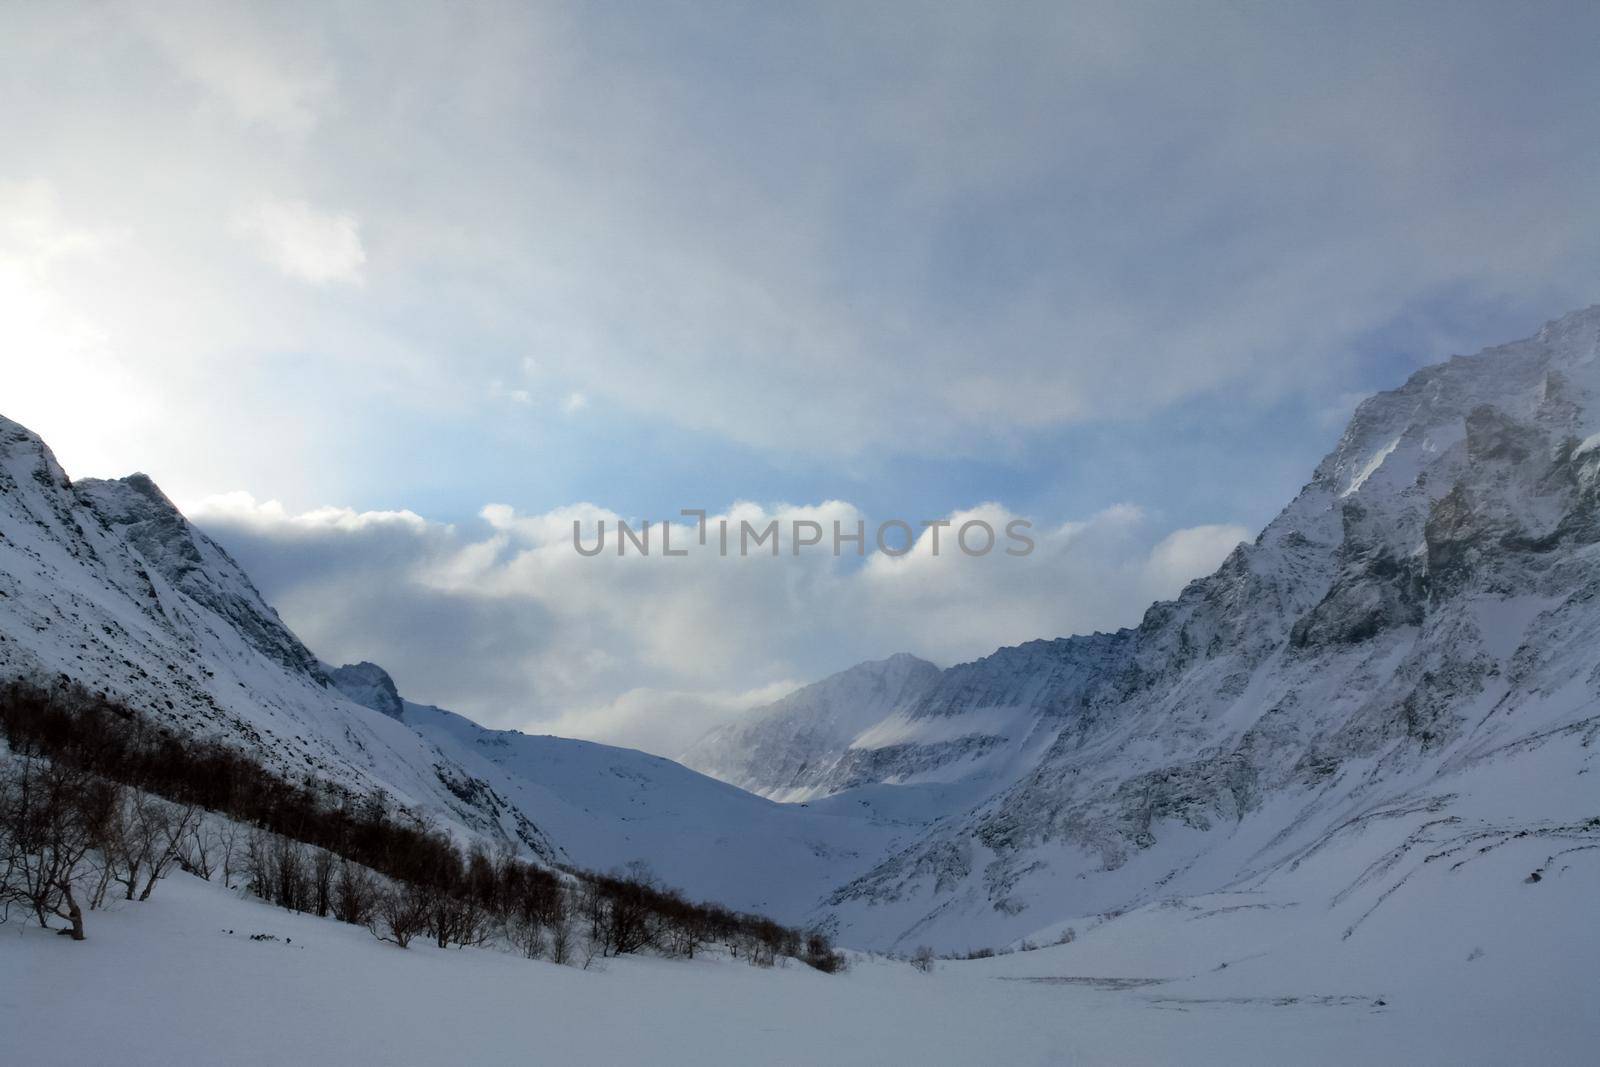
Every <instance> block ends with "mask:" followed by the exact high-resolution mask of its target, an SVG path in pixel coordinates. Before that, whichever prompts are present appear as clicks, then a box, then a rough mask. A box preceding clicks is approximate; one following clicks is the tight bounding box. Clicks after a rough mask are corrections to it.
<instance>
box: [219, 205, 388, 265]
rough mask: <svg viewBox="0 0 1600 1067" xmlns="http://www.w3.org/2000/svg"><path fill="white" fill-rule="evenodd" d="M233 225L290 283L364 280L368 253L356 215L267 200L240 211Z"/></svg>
mask: <svg viewBox="0 0 1600 1067" xmlns="http://www.w3.org/2000/svg"><path fill="white" fill-rule="evenodd" d="M234 225H235V227H236V228H237V229H238V231H239V232H240V233H241V234H243V235H245V236H246V237H248V238H249V239H250V240H251V241H252V242H253V243H254V245H255V247H256V249H257V251H258V252H259V253H260V255H261V256H262V258H264V259H265V260H266V261H267V262H268V263H271V264H272V265H273V266H275V267H277V268H278V269H279V270H281V271H283V272H284V273H285V274H287V275H289V276H290V277H291V278H299V279H300V280H302V281H307V282H312V283H313V284H318V285H320V284H324V283H327V282H360V281H361V269H362V267H363V266H365V265H366V262H367V253H366V250H365V249H364V248H362V246H361V233H360V228H359V225H358V224H357V222H356V218H355V216H354V215H348V214H344V213H341V212H328V211H321V210H318V209H317V208H314V207H312V206H311V205H310V204H307V203H306V202H305V201H303V200H268V201H262V202H261V203H258V204H255V205H253V206H252V207H250V208H247V209H245V210H243V211H241V212H239V213H238V215H237V216H236V217H235V219H234Z"/></svg>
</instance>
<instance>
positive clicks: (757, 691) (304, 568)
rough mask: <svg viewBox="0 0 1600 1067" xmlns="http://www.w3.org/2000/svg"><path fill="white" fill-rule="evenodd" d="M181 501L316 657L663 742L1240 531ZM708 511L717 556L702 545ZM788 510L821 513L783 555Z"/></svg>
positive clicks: (1115, 588)
mask: <svg viewBox="0 0 1600 1067" xmlns="http://www.w3.org/2000/svg"><path fill="white" fill-rule="evenodd" d="M191 514H192V517H193V518H194V519H195V520H196V521H197V522H198V523H199V524H200V525H202V526H203V527H205V528H206V529H208V530H210V531H211V532H212V533H213V534H214V535H215V536H218V537H219V538H220V539H221V540H222V542H223V543H224V544H225V545H226V546H228V547H229V549H230V551H233V552H234V553H235V555H237V556H238V557H239V558H240V559H241V561H242V562H243V563H244V564H245V566H246V568H247V569H248V570H249V571H250V572H251V573H252V574H253V575H255V576H256V577H257V580H258V583H259V584H260V585H261V587H262V589H263V590H264V592H266V594H267V595H268V597H269V598H270V599H272V600H273V601H274V602H275V604H276V605H277V607H278V608H279V610H280V611H281V612H282V614H283V616H284V618H285V620H286V621H287V622H288V623H289V624H290V625H291V626H292V627H294V628H295V629H296V630H297V632H299V633H300V634H301V635H302V636H303V637H305V638H306V639H307V641H308V642H309V643H310V644H311V646H312V648H313V649H314V650H316V651H317V652H318V653H319V654H320V655H322V656H324V657H325V658H329V659H334V660H339V661H349V660H356V659H370V660H373V661H375V662H378V663H381V664H384V665H385V666H387V667H389V668H390V670H391V671H392V672H393V673H394V675H395V677H396V679H397V681H398V682H399V684H400V685H401V687H402V688H403V689H404V690H405V691H407V693H408V694H409V695H411V696H412V698H413V699H421V700H425V701H429V702H435V703H439V704H442V705H443V706H446V707H451V708H454V709H455V710H459V711H462V712H463V713H466V714H469V715H471V716H473V717H475V718H478V719H480V720H481V721H484V722H486V723H489V724H491V725H497V726H516V727H519V728H524V729H533V730H545V731H557V732H563V733H570V734H575V735H578V736H584V737H591V738H595V739H598V740H607V741H614V742H622V743H627V744H632V745H639V746H644V747H648V748H651V749H653V750H655V751H660V752H664V753H667V754H672V753H675V752H677V751H678V750H679V749H680V748H681V747H682V746H684V745H686V744H688V743H689V742H690V741H692V740H693V739H694V738H695V737H696V736H698V735H699V734H700V733H701V732H703V731H704V730H705V729H707V728H709V727H710V726H711V725H713V724H715V723H718V722H721V721H725V720H726V719H727V718H728V717H729V716H730V715H732V714H734V713H736V712H737V711H738V710H740V709H742V708H744V707H748V706H750V705H751V704H755V703H760V702H764V701H766V700H770V699H772V698H774V697H775V696H776V695H781V693H782V692H784V691H787V689H788V688H789V687H791V686H792V685H793V684H794V683H795V680H799V681H814V680H816V679H818V678H820V677H822V676H824V675H826V674H829V673H832V672H833V671H836V670H842V669H844V668H845V667H848V666H850V665H852V664H853V663H855V662H858V661H860V660H863V659H869V658H875V657H879V656H885V655H889V654H891V653H893V652H897V651H910V652H913V653H917V654H919V655H923V656H925V657H928V658H931V659H934V660H935V661H936V662H943V663H950V662H955V661H958V660H963V659H969V658H973V657H977V656H980V655H984V654H986V653H988V652H990V651H993V649H994V648H995V647H997V646H998V645H1001V644H1008V643H1014V642H1018V641H1024V640H1029V639H1032V638H1036V637H1053V636H1059V635H1062V634H1068V633H1076V632H1085V631H1090V630H1094V629H1103V628H1113V627H1116V626H1120V625H1129V624H1132V623H1135V622H1137V621H1138V618H1139V616H1140V615H1141V614H1142V612H1143V609H1144V608H1145V607H1146V606H1147V605H1148V603H1149V602H1150V601H1151V600H1152V599H1155V598H1157V597H1169V596H1172V595H1174V594H1176V593H1177V592H1178V590H1179V589H1180V588H1181V587H1182V585H1183V584H1184V582H1185V581H1187V580H1188V579H1189V578H1192V577H1195V576H1197V575H1199V574H1201V573H1204V572H1206V571H1208V570H1210V569H1212V568H1213V567H1215V566H1216V564H1217V563H1218V562H1220V561H1221V559H1222V557H1223V556H1224V555H1226V553H1227V552H1228V551H1229V550H1230V549H1231V548H1232V547H1233V545H1234V544H1235V543H1236V542H1237V540H1238V539H1239V535H1241V534H1242V531H1241V530H1239V529H1238V528H1237V527H1226V526H1208V527H1197V528H1192V529H1187V530H1178V531H1173V532H1171V533H1169V534H1167V535H1166V536H1165V537H1158V531H1157V530H1156V529H1154V528H1153V525H1152V524H1151V523H1150V522H1149V520H1148V519H1147V518H1146V516H1145V515H1144V514H1143V513H1142V512H1141V511H1140V510H1139V509H1137V508H1132V507H1127V506H1120V507H1115V508H1111V509H1107V510H1106V511H1105V512H1102V513H1100V514H1097V515H1093V516H1091V517H1089V518H1088V519H1086V520H1084V521H1082V522H1078V523H1069V524H1065V525H1062V526H1058V527H1052V528H1035V529H1033V530H1032V531H1030V533H1031V536H1032V537H1033V539H1034V541H1035V544H1036V548H1035V549H1034V551H1033V552H1032V553H1031V554H1030V555H1028V556H1025V557H1014V556H1007V555H1005V554H1004V552H1003V549H1004V547H1005V546H1006V545H1007V543H1008V542H1007V541H1006V540H1005V534H1004V531H1005V529H1006V526H1007V524H1008V523H1010V522H1011V521H1012V520H1014V519H1016V518H1018V516H1015V515H1013V514H1012V513H1011V512H1009V511H1007V510H1006V509H1005V508H1002V507H1000V506H999V505H996V504H984V505H981V506H980V507H977V508H973V509H970V510H966V511H961V512H957V513H954V514H952V515H950V516H949V517H948V519H949V521H950V523H951V526H950V527H949V528H947V529H946V530H944V531H943V533H944V539H943V541H942V542H941V546H940V553H939V554H938V555H937V556H935V555H934V554H933V552H932V541H931V536H932V531H931V530H926V531H924V532H923V533H922V536H921V537H920V538H919V540H918V541H917V544H916V547H915V549H914V550H913V551H912V552H910V553H909V554H907V555H905V556H903V557H900V558H897V559H891V558H889V557H887V556H884V555H882V554H879V553H877V552H876V551H874V549H873V547H872V544H871V542H872V539H873V531H874V529H875V526H876V523H875V522H874V521H872V520H870V519H868V518H867V517H866V516H863V515H862V514H861V512H860V511H859V510H858V509H856V508H855V507H854V506H853V505H851V504H848V503H845V502H842V501H827V502H823V503H820V504H817V505H813V506H805V507H792V506H780V507H773V508H766V507H762V506H759V505H756V504H752V503H748V502H744V503H739V504H735V505H734V506H732V507H730V508H728V509H727V510H726V511H725V512H724V513H723V514H721V515H713V516H710V517H709V518H708V532H709V536H708V545H707V547H706V548H704V549H701V548H700V547H699V545H698V539H697V537H696V533H697V531H696V528H695V526H693V525H692V524H690V523H688V522H682V523H674V524H673V526H672V530H671V535H670V537H671V544H672V546H673V548H674V549H675V550H676V549H687V550H688V551H689V554H688V555H687V556H686V557H682V558H665V557H663V556H661V555H660V552H661V547H662V541H661V537H662V526H661V524H660V523H659V522H652V524H651V527H652V528H651V538H652V539H651V547H652V551H653V553H655V554H653V555H652V556H650V557H648V558H640V557H638V556H637V555H633V554H630V555H628V556H626V557H624V558H618V557H617V556H616V555H615V553H614V550H612V549H609V548H608V550H607V551H606V552H605V553H603V554H602V555H600V556H597V557H594V558H585V557H583V556H580V555H579V554H578V553H577V552H576V551H574V548H573V544H572V523H573V521H574V520H577V521H579V522H580V523H581V524H582V529H583V531H584V543H585V544H592V543H593V531H594V530H595V528H596V524H597V523H599V522H600V521H604V522H606V524H607V528H608V530H612V531H614V530H615V523H616V522H617V520H618V518H619V516H617V515H616V514H615V513H612V512H609V511H606V510H605V509H602V508H597V507H595V506H593V505H590V504H575V505H572V506H570V507H566V508H560V509H555V510H552V511H550V512H546V513H542V514H536V515H524V514H519V513H517V512H516V511H515V510H514V509H512V508H510V507H508V506H506V505H501V504H494V505H489V506H486V507H485V508H484V509H483V512H482V515H481V517H482V520H483V527H482V528H481V529H479V530H478V531H476V532H472V531H464V530H459V529H454V528H450V527H443V526H439V525H437V524H432V523H428V522H426V521H424V520H422V519H421V518H420V517H418V516H417V515H415V514H413V513H411V512H364V513H358V512H354V511H351V510H349V509H344V508H321V509H317V510H315V511H311V512H306V513H302V514H293V513H290V512H288V511H286V510H285V509H284V508H282V507H281V506H280V505H278V504H276V503H273V502H267V503H260V502H257V501H255V500H254V499H253V498H252V497H250V496H249V495H248V494H243V493H237V494H229V495H227V496H225V497H219V498H213V499H210V500H206V501H202V502H201V503H200V504H198V505H196V506H195V507H194V508H193V509H192V510H191ZM774 520H776V521H777V522H778V523H779V524H780V526H779V529H780V536H781V537H782V539H783V540H782V544H781V546H780V553H779V555H778V557H777V558H773V557H772V556H771V555H768V554H766V549H765V546H763V547H762V548H760V549H754V550H752V554H751V555H750V556H748V557H740V556H739V555H738V552H739V530H740V524H741V523H742V522H748V523H750V525H751V526H752V528H755V529H762V528H764V527H765V526H766V525H767V524H768V523H769V522H772V521H774ZM979 520H981V521H984V522H988V523H989V524H990V525H991V526H992V527H993V528H994V529H995V531H996V533H997V535H998V536H999V539H1000V540H999V544H998V545H997V548H996V549H995V550H994V551H992V552H990V553H989V554H988V555H985V556H983V557H972V556H967V555H965V554H963V553H961V552H960V551H959V549H958V548H957V547H956V546H955V541H954V539H955V537H956V532H957V531H959V529H960V528H961V526H962V524H964V523H967V522H973V521H979ZM723 521H726V522H728V523H729V525H730V531H731V536H730V542H729V543H730V551H731V553H732V554H731V555H730V556H728V557H722V556H720V555H719V554H718V552H717V547H718V542H719V532H718V531H719V527H720V524H721V523H722V522H723ZM796 522H816V523H818V524H819V525H820V527H821V528H822V529H823V530H824V531H825V532H826V535H825V536H824V538H823V541H822V543H821V544H820V545H818V546H817V547H814V548H807V549H805V550H804V551H802V552H801V553H800V554H799V555H798V556H796V555H794V554H793V551H792V548H791V540H790V538H791V534H792V532H793V530H794V526H793V524H794V523H796ZM835 522H838V523H839V524H840V528H841V530H842V531H843V532H845V533H849V532H851V531H853V530H854V529H855V527H856V524H857V522H864V523H866V528H867V538H868V545H867V555H866V558H865V560H862V559H859V558H857V557H855V556H852V555H851V554H850V553H851V552H852V551H853V546H851V545H849V544H846V545H845V546H844V550H845V551H844V555H842V556H839V557H836V556H834V554H833V551H832V544H831V541H832V530H833V524H834V523H835ZM631 525H632V526H634V527H635V528H637V527H638V525H639V524H638V522H637V521H634V522H633V523H631ZM805 530H806V532H807V533H810V532H811V531H810V528H809V527H807V528H805ZM974 535H975V536H974V537H973V538H972V540H971V545H972V547H974V548H976V547H978V545H979V543H980V540H979V538H978V537H977V536H976V528H974ZM898 536H899V535H898V534H896V535H895V538H896V539H897V538H898ZM613 537H614V535H613ZM611 543H612V544H614V543H615V542H614V540H613V541H612V542H611ZM891 543H895V542H894V541H892V542H891Z"/></svg>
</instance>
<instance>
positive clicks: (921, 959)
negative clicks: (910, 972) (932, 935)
mask: <svg viewBox="0 0 1600 1067" xmlns="http://www.w3.org/2000/svg"><path fill="white" fill-rule="evenodd" d="M911 966H913V967H915V968H916V969H917V970H919V971H921V972H922V973H923V974H931V973H932V972H933V949H931V948H929V947H928V946H927V945H922V946H921V947H919V948H918V949H917V951H916V952H914V953H912V955H911Z"/></svg>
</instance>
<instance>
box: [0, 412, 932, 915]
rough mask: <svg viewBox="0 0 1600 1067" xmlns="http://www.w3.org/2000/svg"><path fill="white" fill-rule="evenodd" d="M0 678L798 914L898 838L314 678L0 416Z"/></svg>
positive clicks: (126, 488) (383, 679)
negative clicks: (62, 683)
mask: <svg viewBox="0 0 1600 1067" xmlns="http://www.w3.org/2000/svg"><path fill="white" fill-rule="evenodd" d="M0 672H3V673H4V674H6V675H12V676H15V675H27V676H31V677H37V678H44V679H49V678H53V677H57V676H65V677H67V678H70V679H72V680H74V681H77V682H81V683H83V684H85V685H87V686H89V687H91V688H94V689H97V690H104V691H107V692H110V693H113V694H115V695H116V696H118V697H119V698H121V699H123V700H125V701H127V702H128V703H129V704H131V705H132V706H135V707H137V708H140V709H142V710H143V711H145V712H147V713H149V714H151V715H153V716H155V717H157V718H159V719H162V720H164V721H166V722H169V723H171V724H172V725H174V726H176V727H178V728H180V729H183V730H186V731H189V732H192V733H194V734H197V735H203V736H208V737H215V738H219V739H221V740H224V741H226V742H227V743H230V744H234V745H237V746H240V747H243V748H245V749H247V750H248V751H249V752H251V753H252V754H253V755H254V756H256V757H257V758H258V759H261V760H262V761H263V762H264V763H266V764H267V765H268V766H269V767H272V768H274V769H275V770H276V771H277V772H278V773H280V774H283V775H285V776H287V777H289V778H291V779H299V778H301V777H306V776H309V777H312V778H315V779H317V780H318V781H320V782H323V783H326V784H329V785H331V786H333V787H335V788H338V789H342V790H345V791H347V792H349V793H359V794H366V793H372V792H382V793H384V794H387V795H388V796H390V797H391V798H393V799H394V801H396V802H398V803H400V804H402V805H404V806H406V807H407V808H409V809H411V810H413V811H415V812H417V813H418V814H420V815H424V816H428V817H432V818H434V819H437V820H439V821H440V822H441V823H442V824H444V825H445V826H449V827H453V828H454V829H455V830H456V831H457V832H458V833H462V834H477V835H482V836H485V837H488V838H491V839H508V840H512V841H515V842H518V843H519V844H520V845H521V846H523V847H524V848H525V850H526V851H528V852H529V853H530V854H532V855H534V856H536V857H538V858H540V859H543V860H546V861H549V862H568V863H576V864H579V865H581V866H585V867H592V868H597V869H601V870H608V869H610V868H611V867H614V866H619V865H622V864H624V863H627V862H629V861H632V860H643V861H645V862H646V863H648V864H649V865H650V866H651V868H652V869H653V870H654V871H655V872H656V873H657V874H658V875H659V876H661V877H662V878H663V879H665V880H667V881H668V882H669V883H670V884H673V885H676V886H677V887H679V888H681V889H683V890H685V891H687V892H688V893H690V894H691V895H693V896H696V897H700V898H704V899H712V900H718V901H721V902H724V903H727V904H730V905H733V906H735V907H739V908H745V909H762V910H765V911H768V912H772V913H774V914H778V915H780V916H781V917H783V918H789V919H798V918H800V917H801V915H802V914H803V913H805V912H807V911H809V910H810V908H811V906H812V905H813V904H814V903H815V901H816V900H817V899H818V898H819V897H821V896H822V895H824V894H825V893H826V892H827V891H828V890H829V889H830V888H831V887H832V886H834V885H837V884H838V883H839V882H840V881H842V880H845V879H847V878H848V877H851V876H853V875H855V874H858V873H860V872H861V871H862V870H864V869H865V868H866V867H867V866H869V865H870V864H871V863H872V862H874V861H875V860H876V859H878V858H879V857H881V855H882V854H883V853H884V851H885V850H886V849H887V848H888V847H890V845H891V844H892V843H893V842H895V841H896V840H897V839H898V835H899V834H901V833H902V832H903V830H902V828H900V827H897V826H895V825H892V824H891V823H889V822H884V821H880V820H876V819H872V818H869V817H865V816H867V815H869V814H870V813H864V812H860V811H848V812H844V813H842V814H831V815H826V814H823V813H818V812H811V811H807V810H805V809H803V808H793V807H784V806H780V805H777V804H774V803H772V802H770V801H767V800H763V799H761V798H759V797H756V796H752V795H750V794H748V793H745V792H743V791H741V790H738V789H735V788H733V787H730V786H728V785H726V784H724V783H721V782H717V781H715V780H713V779H710V778H706V777H704V776H702V775H699V774H696V773H694V772H692V771H689V770H687V769H685V768H683V767H680V766H678V765H677V764H674V763H671V762H669V761H666V760H662V759H659V758H657V757H653V756H648V755H645V754H643V753H639V752H634V751H631V750H627V749H618V748H612V747H609V746H605V745H594V744H588V743H585V742H579V741H566V740H562V739H559V738H533V737H525V736H523V735H521V734H516V733H499V732H493V731H488V730H483V729H481V728H479V727H478V726H476V725H475V724H473V723H470V722H468V721H467V720H465V719H462V718H461V717H459V716H456V715H452V714H451V713H449V712H445V711H440V710H439V709H436V708H424V707H420V706H418V705H415V704H408V703H405V702H404V701H402V700H401V698H400V695H399V694H398V692H396V690H395V687H394V683H393V682H392V681H391V680H390V679H389V676H388V675H387V673H385V672H384V671H383V670H382V668H380V667H378V666H376V665H374V664H370V663H364V664H356V665H351V666H345V667H339V668H330V667H326V666H325V665H323V664H320V663H318V661H317V660H316V658H315V657H314V656H313V655H312V654H311V653H310V652H309V651H308V650H307V649H306V648H305V646H304V645H302V644H301V643H300V641H299V640H298V639H297V638H296V637H295V636H294V635H293V634H292V633H291V632H290V631H289V630H288V629H287V628H286V627H285V626H284V625H283V623H282V622H281V621H280V620H279V619H278V616H277V614H276V613H275V612H274V611H273V610H272V608H271V607H270V606H268V605H267V604H266V603H265V602H264V601H263V600H262V599H261V596H260V594H259V593H258V592H257V591H256V589H255V587H254V586H253V585H251V583H250V580H249V579H248V578H247V577H246V576H245V574H244V573H243V572H242V571H241V570H240V569H239V567H238V566H237V564H235V563H234V561H233V560H232V559H230V558H229V557H228V555H227V553H226V552H224V551H223V550H222V549H221V548H220V547H219V546H217V545H216V544H215V543H214V542H212V541H211V540H210V539H209V538H207V537H206V536H205V535H204V534H202V533H201V532H200V531H198V530H196V529H194V528H193V527H192V526H190V525H189V523H188V522H187V521H186V520H185V519H184V518H183V516H182V515H181V514H179V512H178V511H177V509H176V508H174V507H173V506H172V504H171V502H170V501H168V500H167V499H166V497H164V496H163V495H162V494H161V492H160V490H159V489H157V488H156V486H155V485H154V483H152V482H151V481H150V479H149V478H147V477H144V476H143V475H133V476H131V477H129V478H125V479H121V480H118V481H95V480H84V481H81V482H77V483H73V482H71V481H69V480H68V478H67V477H66V475H65V474H64V473H63V472H62V470H61V468H60V467H59V465H57V463H56V461H55V459H54V457H53V456H52V455H51V454H50V451H49V449H48V448H47V447H46V446H45V445H44V443H43V442H42V441H40V440H39V439H38V438H37V437H36V436H34V435H33V434H31V433H29V432H28V431H27V430H25V429H23V428H22V427H20V426H18V425H17V424H15V423H12V422H9V421H5V420H3V419H0Z"/></svg>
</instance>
